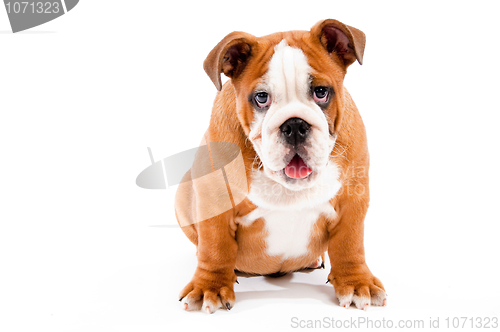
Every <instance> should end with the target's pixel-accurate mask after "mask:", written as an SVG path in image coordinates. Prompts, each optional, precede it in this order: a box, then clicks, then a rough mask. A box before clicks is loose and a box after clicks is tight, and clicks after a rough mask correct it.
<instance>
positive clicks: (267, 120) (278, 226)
mask: <svg viewBox="0 0 500 332" xmlns="http://www.w3.org/2000/svg"><path fill="white" fill-rule="evenodd" d="M364 43H365V39H364V34H363V33H362V32H361V31H359V30H357V29H355V28H352V27H349V26H346V25H344V24H342V23H340V22H338V21H335V20H325V21H322V22H319V23H318V24H316V25H315V26H314V27H313V28H312V29H311V31H307V32H306V31H291V32H285V33H277V34H273V35H269V36H265V37H261V38H256V37H254V36H252V35H249V34H246V33H242V32H234V33H232V34H229V35H228V36H226V37H225V38H224V39H223V40H222V41H221V42H220V43H219V44H218V45H217V46H216V47H215V48H214V50H212V52H211V53H210V54H209V56H208V57H207V59H206V61H205V70H206V71H207V74H208V75H209V77H210V78H211V79H212V81H213V82H214V84H215V85H216V87H217V88H218V89H219V90H221V91H220V92H219V93H218V95H217V97H216V100H215V103H214V107H213V111H212V117H211V120H210V126H209V128H208V131H207V133H206V134H205V142H206V143H209V142H230V143H233V144H236V145H237V146H239V148H240V149H241V154H242V157H243V161H244V166H245V175H246V180H247V182H246V183H248V185H249V188H250V189H249V193H248V196H247V197H246V198H245V199H243V200H242V201H241V202H240V203H239V204H237V205H234V204H233V208H232V209H229V210H227V211H226V212H224V213H221V214H219V215H217V216H215V217H212V218H209V219H206V220H199V218H197V217H196V214H197V213H199V207H197V204H198V203H197V202H199V201H200V200H202V199H203V198H202V197H200V192H199V190H198V191H197V190H196V189H189V188H188V189H184V190H179V191H178V193H177V196H176V213H177V219H178V221H179V224H180V225H181V226H183V227H182V229H183V231H184V232H185V234H186V235H187V236H188V238H189V239H190V240H191V241H192V242H193V243H194V244H195V245H197V257H198V268H197V270H196V272H195V275H194V277H193V279H192V281H191V282H190V283H189V284H188V285H187V286H186V287H185V288H184V290H183V291H182V292H181V295H180V296H181V299H182V301H183V304H184V308H185V309H187V310H195V309H200V308H201V307H203V309H204V310H206V311H207V312H209V313H211V312H214V311H215V310H216V309H217V308H219V307H220V306H224V307H227V308H228V309H230V308H231V307H232V305H233V304H234V292H233V283H234V282H235V281H236V276H235V273H234V270H239V271H242V272H247V273H253V274H261V275H267V274H275V273H286V272H292V271H297V270H300V269H304V268H308V267H309V268H316V267H319V266H322V265H323V261H322V260H323V259H324V252H325V251H328V256H329V258H330V262H331V266H332V268H331V272H330V274H329V277H328V280H329V281H330V283H332V284H333V285H334V287H335V292H336V295H337V297H338V298H339V301H340V305H341V306H345V307H348V306H349V305H350V304H351V302H354V303H355V304H356V306H357V307H358V308H361V309H366V308H367V307H368V306H369V305H370V304H375V305H385V303H386V300H385V298H386V296H385V291H384V288H383V286H382V284H381V282H380V281H379V280H378V279H377V278H375V277H374V276H373V275H372V274H371V272H370V270H369V269H368V267H367V266H366V263H365V259H364V248H363V222H364V217H365V214H366V211H367V208H368V202H369V191H368V167H369V156H368V150H367V143H366V135H365V129H364V125H363V122H362V120H361V117H360V115H359V113H358V111H357V109H356V106H355V104H354V102H353V101H352V99H351V97H350V95H349V94H348V92H347V91H346V89H345V88H344V87H343V79H344V76H345V73H346V69H347V67H348V66H349V65H350V64H352V63H353V62H354V61H355V60H356V59H357V60H358V61H359V62H360V63H361V62H362V55H363V50H364ZM221 73H224V74H226V75H227V76H228V77H230V78H231V80H230V81H228V82H227V83H226V84H224V86H222V85H221V81H220V74H221ZM225 176H226V175H225ZM190 177H191V174H190V173H189V172H188V174H186V179H189V178H190ZM233 195H234V194H233Z"/></svg>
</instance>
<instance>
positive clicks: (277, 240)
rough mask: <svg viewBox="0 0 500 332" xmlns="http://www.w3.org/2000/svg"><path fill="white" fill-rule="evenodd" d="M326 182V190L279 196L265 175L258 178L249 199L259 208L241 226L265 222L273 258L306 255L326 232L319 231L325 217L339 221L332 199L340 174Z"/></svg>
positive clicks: (240, 221)
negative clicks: (318, 224)
mask: <svg viewBox="0 0 500 332" xmlns="http://www.w3.org/2000/svg"><path fill="white" fill-rule="evenodd" d="M331 170H336V168H335V169H334V168H331ZM325 180H328V181H325V182H323V183H322V186H318V187H316V188H312V189H311V190H309V191H304V192H290V191H287V190H283V191H282V192H276V191H277V187H276V184H275V183H271V182H268V180H267V179H266V177H265V176H263V175H259V174H254V175H253V177H252V185H251V187H250V193H249V195H248V198H249V199H250V200H251V201H252V202H253V203H254V204H255V205H257V206H258V207H257V208H256V209H255V210H253V211H252V212H250V213H249V214H247V215H245V216H243V217H241V218H239V223H240V224H241V225H242V226H244V227H245V226H250V225H251V224H252V223H253V222H254V221H255V220H257V219H261V220H263V221H264V228H263V232H262V237H263V239H264V242H265V245H266V248H265V251H266V253H267V254H268V255H270V256H281V257H282V258H283V259H288V258H295V257H300V256H302V255H305V254H307V252H308V249H309V245H310V242H311V240H312V239H313V238H317V237H318V234H315V232H322V231H326V229H324V230H322V229H321V228H319V227H316V223H317V222H318V220H319V219H320V218H321V216H324V217H326V218H328V219H330V220H333V219H334V218H335V217H336V212H335V209H334V208H333V206H332V205H331V204H330V199H331V198H333V197H334V196H335V194H336V193H337V191H338V189H339V188H340V186H341V185H340V183H339V182H338V174H337V172H330V176H328V177H325ZM314 235H316V236H314Z"/></svg>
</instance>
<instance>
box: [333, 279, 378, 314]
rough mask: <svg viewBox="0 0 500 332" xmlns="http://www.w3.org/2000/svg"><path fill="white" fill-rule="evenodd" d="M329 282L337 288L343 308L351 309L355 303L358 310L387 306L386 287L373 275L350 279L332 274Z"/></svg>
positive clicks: (336, 293)
mask: <svg viewBox="0 0 500 332" xmlns="http://www.w3.org/2000/svg"><path fill="white" fill-rule="evenodd" d="M328 281H329V282H330V283H331V284H332V285H333V287H334V288H335V295H336V296H337V298H338V300H339V304H340V306H341V307H344V308H349V307H350V306H351V303H354V305H355V306H356V308H358V309H362V310H367V309H368V308H369V307H370V305H376V306H386V305H387V295H386V293H385V289H384V286H383V285H382V283H381V282H380V280H379V279H378V278H376V277H374V276H373V275H372V274H366V275H361V276H360V275H355V276H348V277H334V276H332V275H331V274H330V276H328Z"/></svg>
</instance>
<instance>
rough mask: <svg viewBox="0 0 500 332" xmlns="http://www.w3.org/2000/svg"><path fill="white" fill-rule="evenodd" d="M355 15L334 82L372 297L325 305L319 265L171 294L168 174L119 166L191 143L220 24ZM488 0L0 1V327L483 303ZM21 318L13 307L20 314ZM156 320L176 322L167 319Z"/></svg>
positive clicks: (216, 322)
mask: <svg viewBox="0 0 500 332" xmlns="http://www.w3.org/2000/svg"><path fill="white" fill-rule="evenodd" d="M325 18H336V19H338V20H340V21H342V22H344V23H346V24H349V25H351V26H354V27H356V28H359V29H361V30H362V31H364V32H365V33H366V36H367V44H366V50H365V58H364V60H365V61H364V62H365V63H364V65H363V66H359V64H357V63H356V64H353V65H352V66H351V67H350V68H349V71H348V75H347V77H346V81H345V85H346V87H347V88H348V90H349V91H350V93H351V95H352V96H353V98H354V100H355V102H356V103H357V105H358V108H359V110H360V112H361V115H362V116H363V119H364V121H365V125H366V127H367V132H368V139H369V140H368V142H369V148H370V152H371V163H372V164H371V171H370V176H371V197H372V199H371V206H370V210H369V213H368V215H367V218H366V229H365V245H366V253H367V262H368V265H369V266H370V268H371V270H372V271H373V272H374V274H375V275H377V276H378V277H379V278H380V279H381V280H382V281H383V283H384V285H385V286H386V289H387V293H388V306H387V307H386V308H373V307H372V308H370V309H369V310H368V312H366V313H365V312H362V311H359V310H357V309H354V307H351V308H350V309H348V310H345V309H343V308H340V307H339V306H338V302H337V301H336V300H335V299H334V295H333V289H332V287H331V286H330V285H325V284H324V283H325V281H326V277H327V275H328V269H326V270H317V271H314V272H312V273H309V274H307V273H296V274H294V275H290V276H286V277H283V278H281V279H268V278H263V277H254V278H242V277H240V278H239V281H240V284H239V285H235V291H236V298H237V300H236V304H235V307H234V309H233V310H231V311H229V312H228V311H226V310H220V311H218V312H216V313H215V314H214V315H211V316H209V315H206V314H205V313H201V312H195V313H187V312H184V311H183V310H182V309H181V306H180V304H179V302H178V301H177V294H178V293H179V291H180V290H181V289H182V287H184V285H185V284H186V283H187V282H188V281H189V280H190V278H191V276H192V273H193V272H194V269H195V266H196V258H195V255H194V253H195V247H194V246H193V245H192V244H191V243H190V242H189V241H188V239H187V238H186V237H185V236H184V235H183V233H182V232H181V230H180V229H179V228H176V227H165V226H163V227H157V226H158V225H160V226H161V225H175V224H176V222H175V216H174V211H173V196H174V193H175V188H170V189H168V190H145V189H141V188H138V187H137V186H136V185H135V178H136V176H137V175H138V174H139V173H140V172H141V171H142V170H143V169H144V168H146V167H147V166H148V165H149V164H150V160H149V156H148V153H147V149H146V147H148V146H150V147H152V149H153V154H154V156H155V158H156V159H160V158H164V157H167V156H169V155H172V154H174V153H177V152H181V151H184V150H186V149H189V148H192V147H195V146H197V145H198V143H199V141H200V138H201V136H202V134H203V132H204V130H205V129H206V127H207V124H208V121H209V117H210V110H211V104H212V102H213V98H214V96H215V92H216V89H215V87H214V86H213V85H212V83H211V82H210V80H209V79H208V77H207V76H206V75H205V73H204V72H203V69H202V63H203V60H204V58H205V56H206V55H207V54H208V52H209V51H210V50H211V49H212V47H213V46H215V45H216V43H217V42H218V41H219V40H220V39H222V38H223V37H224V36H225V35H226V34H228V33H229V32H231V31H234V30H241V31H246V32H249V33H252V34H254V35H257V36H262V35H265V34H268V33H272V32H276V31H283V30H292V29H300V30H308V29H309V28H310V27H312V26H313V25H314V24H315V23H316V22H317V21H319V20H322V19H325ZM498 22H499V20H498V8H497V6H496V4H495V2H493V1H490V2H487V1H478V2H475V3H474V4H472V2H469V4H466V3H462V2H458V1H454V2H437V1H436V2H424V1H418V2H413V4H410V3H409V2H406V1H405V2H403V1H398V2H395V1H394V2H380V1H367V2H357V1H350V2H347V1H318V2H309V1H301V2H292V1H286V2H285V1H280V2H271V1H262V2H261V1H247V2H241V3H236V2H233V1H223V2H222V1H221V2H215V1H204V2H201V1H199V2H193V1H186V2H182V3H181V2H180V1H178V2H175V3H172V2H167V1H159V0H158V1H153V0H147V1H146V0H144V1H123V0H121V1H118V0H114V1H111V0H107V1H85V0H84V1H81V2H80V4H78V5H77V6H76V7H75V8H74V9H73V10H72V11H71V12H69V13H68V14H66V15H64V16H63V17H60V18H59V19H56V20H54V21H52V22H49V23H47V24H45V25H42V26H39V27H36V28H33V29H31V30H29V31H26V32H23V33H18V34H12V33H11V32H9V29H10V26H9V23H8V19H7V15H6V12H5V10H3V9H0V30H1V31H2V32H1V33H0V45H1V49H2V51H1V55H0V112H1V113H0V146H1V150H0V151H1V153H0V170H1V172H0V195H1V197H0V223H1V224H0V328H1V329H2V330H3V331H16V330H19V331H21V330H23V331H26V330H32V331H34V330H37V331H40V330H47V331H58V330H61V331H73V330H75V331H174V329H172V327H176V328H177V329H181V328H184V329H189V330H191V329H194V328H201V329H204V330H206V329H209V330H212V329H213V330H218V331H221V330H233V329H234V330H245V331H247V330H255V329H265V330H271V329H273V330H276V329H278V330H281V329H283V330H285V329H289V328H291V322H292V321H291V319H292V317H297V318H298V319H301V320H307V319H323V318H324V317H333V318H335V319H340V320H342V319H348V318H350V317H368V318H370V319H373V320H375V319H378V320H381V319H383V318H384V319H386V320H389V319H390V320H392V321H394V322H395V323H394V324H397V322H398V321H399V320H401V319H412V320H413V319H422V320H424V323H425V326H426V327H428V325H429V318H430V317H433V318H437V317H441V318H440V324H441V327H445V326H446V325H445V323H446V321H445V318H446V317H456V316H467V317H493V316H496V317H499V316H500V301H499V299H500V287H499V280H500V269H499V259H498V254H499V249H500V245H499V231H500V227H499V221H500V220H499V219H500V218H499V213H498V201H499V196H500V195H499V193H498V188H499V185H500V181H499V180H500V177H499V172H498V170H499V167H500V162H499V148H498V146H499V143H500V140H499V134H498V126H499V122H500V115H499V114H500V106H499V101H498V100H499V96H498V90H499V83H498V82H499V77H500V66H499V61H498V57H499V53H500V47H499V43H498V39H499V37H498V34H499V32H500V24H499V23H498ZM27 327H31V328H29V329H27ZM177 329H175V330H177Z"/></svg>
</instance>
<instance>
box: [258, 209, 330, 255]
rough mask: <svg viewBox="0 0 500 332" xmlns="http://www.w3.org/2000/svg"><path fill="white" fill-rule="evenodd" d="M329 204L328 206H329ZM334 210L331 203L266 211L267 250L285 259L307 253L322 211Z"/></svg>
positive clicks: (263, 217) (264, 218)
mask: <svg viewBox="0 0 500 332" xmlns="http://www.w3.org/2000/svg"><path fill="white" fill-rule="evenodd" d="M327 205H328V206H327ZM331 212H333V208H332V207H331V206H329V204H328V203H327V204H325V205H322V206H318V207H316V208H310V209H302V210H291V211H280V210H275V211H264V215H263V216H262V219H263V220H264V224H265V227H264V229H265V234H266V237H265V242H266V252H267V254H268V255H269V256H281V257H282V258H283V259H288V258H295V257H300V256H302V255H305V254H306V253H307V251H308V246H309V243H310V241H311V239H312V237H313V236H312V235H313V232H314V231H315V227H314V225H315V223H316V222H317V221H318V219H319V217H320V215H321V214H322V213H325V214H328V213H331Z"/></svg>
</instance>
